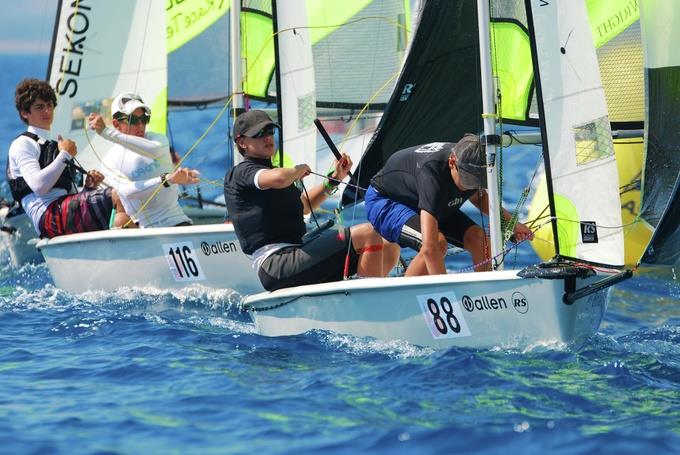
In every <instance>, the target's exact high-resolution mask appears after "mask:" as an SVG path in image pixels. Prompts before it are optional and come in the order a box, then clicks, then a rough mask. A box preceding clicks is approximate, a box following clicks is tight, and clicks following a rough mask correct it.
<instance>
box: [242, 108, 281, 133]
mask: <svg viewBox="0 0 680 455" xmlns="http://www.w3.org/2000/svg"><path fill="white" fill-rule="evenodd" d="M267 125H274V126H275V127H277V128H281V127H280V126H279V125H277V124H276V123H274V122H273V121H272V119H271V118H269V116H268V115H267V113H266V112H264V111H259V110H252V111H248V112H244V113H242V114H241V115H239V116H238V117H236V120H235V121H234V138H238V137H240V136H246V137H253V136H254V135H256V134H257V133H258V132H259V131H260V130H261V129H262V128H264V127H265V126H267Z"/></svg>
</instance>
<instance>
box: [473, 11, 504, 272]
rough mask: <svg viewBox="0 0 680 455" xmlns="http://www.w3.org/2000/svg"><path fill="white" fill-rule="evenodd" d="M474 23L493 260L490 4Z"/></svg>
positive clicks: (495, 196)
mask: <svg viewBox="0 0 680 455" xmlns="http://www.w3.org/2000/svg"><path fill="white" fill-rule="evenodd" d="M477 22H478V24H479V61H480V70H481V79H482V113H483V120H484V137H485V142H486V164H487V168H486V181H487V188H488V195H489V230H490V237H491V257H492V258H496V257H498V255H499V254H500V253H501V252H502V250H503V242H502V238H501V212H500V208H501V204H500V201H499V192H498V168H497V167H496V144H497V142H498V141H496V140H494V139H493V138H495V137H496V104H495V101H494V89H493V75H492V70H491V43H490V39H489V22H490V14H489V3H488V0H477ZM491 265H492V266H493V268H494V269H495V270H500V269H502V263H501V264H497V263H496V261H495V260H494V261H493V262H492V264H491Z"/></svg>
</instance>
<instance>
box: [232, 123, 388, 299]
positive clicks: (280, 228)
mask: <svg viewBox="0 0 680 455" xmlns="http://www.w3.org/2000/svg"><path fill="white" fill-rule="evenodd" d="M277 127H278V125H276V124H275V123H274V122H273V121H272V120H271V119H270V118H269V116H268V115H267V114H266V113H265V112H263V111H257V110H254V111H249V112H246V113H243V114H241V115H240V116H238V117H237V118H236V121H235V122H234V138H235V142H236V145H237V146H238V150H239V152H240V153H241V155H243V157H244V160H243V162H241V163H239V164H238V165H237V166H235V167H234V168H232V169H231V170H230V171H229V172H228V173H227V175H226V177H225V181H224V196H225V199H226V203H227V210H228V213H229V216H230V217H231V219H232V221H233V223H234V229H235V230H236V235H237V236H238V239H239V242H240V243H241V248H242V249H243V251H244V252H245V253H246V254H247V255H248V256H249V257H250V258H251V259H252V260H253V266H254V267H255V268H256V269H257V272H258V276H259V278H260V281H261V282H262V285H263V286H264V288H265V289H267V290H270V291H273V290H275V289H280V288H284V287H291V286H299V285H303V284H314V283H323V282H329V281H338V280H341V279H342V278H343V276H344V275H354V274H355V273H358V274H359V275H361V276H385V275H387V273H389V271H390V270H391V269H392V267H394V265H395V264H396V262H397V260H398V258H399V248H398V247H397V245H394V244H389V243H387V242H385V241H384V240H383V239H382V238H381V237H380V235H378V234H377V233H376V232H375V231H374V230H373V228H372V227H371V225H370V224H368V223H364V224H360V225H356V226H352V228H342V229H340V230H336V229H326V230H325V231H323V232H322V233H321V235H320V236H318V237H315V238H313V239H312V240H309V241H307V242H305V243H303V239H302V237H303V235H304V234H305V223H304V219H303V215H304V214H305V213H309V212H310V210H313V209H315V208H317V207H319V205H321V203H322V202H323V201H324V200H325V199H326V197H327V196H329V195H330V194H333V193H334V192H335V190H336V189H337V188H336V187H337V182H339V181H341V180H342V179H344V178H345V177H346V176H347V174H348V172H349V171H350V169H351V167H352V161H351V159H350V158H349V156H347V155H345V156H344V157H343V159H342V160H340V161H337V162H335V164H334V170H333V173H332V175H331V177H332V179H333V180H330V181H327V182H325V183H322V184H319V185H317V186H315V187H312V188H309V189H308V191H306V192H305V193H302V192H301V191H300V190H299V189H298V188H297V187H296V186H295V182H298V181H301V180H302V178H304V177H305V176H307V175H309V173H310V171H311V169H310V167H309V166H308V165H307V164H298V165H297V166H295V167H294V168H274V167H273V166H272V161H271V159H272V157H273V156H274V153H275V152H276V147H275V141H274V131H275V128H277ZM346 258H347V261H346ZM346 262H347V263H348V264H346Z"/></svg>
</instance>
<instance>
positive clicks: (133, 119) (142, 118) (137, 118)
mask: <svg viewBox="0 0 680 455" xmlns="http://www.w3.org/2000/svg"><path fill="white" fill-rule="evenodd" d="M116 120H118V121H119V122H124V123H127V124H129V125H137V124H138V123H143V124H144V125H146V124H148V123H149V122H150V121H151V117H150V116H148V115H146V114H142V115H134V114H133V115H130V116H120V117H116Z"/></svg>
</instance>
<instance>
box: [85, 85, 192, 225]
mask: <svg viewBox="0 0 680 455" xmlns="http://www.w3.org/2000/svg"><path fill="white" fill-rule="evenodd" d="M111 117H112V119H113V120H112V124H113V127H107V126H106V124H105V122H104V119H103V118H102V116H101V115H99V114H96V113H92V114H90V115H89V117H88V125H89V127H90V129H92V130H94V131H96V132H97V134H98V135H99V136H101V137H102V138H104V139H106V140H107V141H110V142H112V143H114V144H115V145H114V146H113V147H112V148H111V149H110V150H109V152H108V153H107V154H106V156H105V157H104V159H103V167H104V174H105V176H106V183H107V184H109V185H111V186H112V187H113V188H116V189H117V190H118V192H119V193H120V195H121V199H122V201H123V205H124V206H125V209H126V211H127V213H128V214H130V217H131V218H132V220H133V221H134V222H135V223H136V224H137V225H138V226H139V227H142V228H148V227H169V226H187V225H190V224H191V219H189V217H187V216H186V215H185V214H184V211H183V210H182V207H181V206H180V205H179V203H178V201H177V200H178V196H179V191H178V190H177V185H189V184H194V183H198V181H199V178H198V177H199V175H200V173H199V172H198V171H197V170H193V169H188V168H183V167H180V168H177V169H176V170H173V169H174V166H173V163H172V155H171V153H170V146H169V144H168V139H167V137H165V136H164V135H162V134H158V133H153V132H149V131H146V126H147V125H148V123H149V121H150V120H151V108H149V106H147V105H146V104H145V103H144V101H143V100H142V98H141V97H140V96H139V95H137V94H136V93H130V92H125V93H121V94H120V95H118V96H116V97H115V98H114V100H113V102H112V104H111ZM159 186H160V187H161V188H160V191H157V190H158V188H159Z"/></svg>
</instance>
